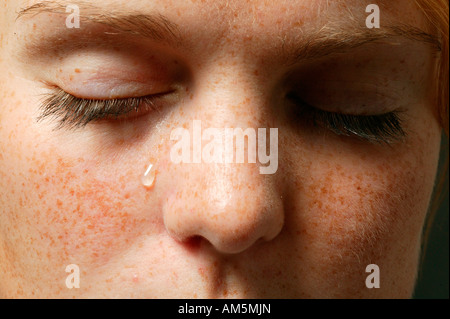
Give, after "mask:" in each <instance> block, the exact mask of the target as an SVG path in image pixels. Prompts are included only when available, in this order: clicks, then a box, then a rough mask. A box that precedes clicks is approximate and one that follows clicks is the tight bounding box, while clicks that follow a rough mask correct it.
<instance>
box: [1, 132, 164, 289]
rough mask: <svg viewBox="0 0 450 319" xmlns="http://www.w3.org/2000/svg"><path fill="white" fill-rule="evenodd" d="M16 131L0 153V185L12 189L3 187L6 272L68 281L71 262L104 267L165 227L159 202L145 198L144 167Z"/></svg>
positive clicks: (30, 278)
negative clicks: (81, 153) (78, 153)
mask: <svg viewBox="0 0 450 319" xmlns="http://www.w3.org/2000/svg"><path fill="white" fill-rule="evenodd" d="M11 132H12V134H10V136H9V137H8V138H6V139H2V142H1V146H2V149H7V150H8V152H5V153H3V154H2V157H1V158H0V187H1V189H2V190H7V191H6V192H5V191H2V193H1V194H0V203H1V210H2V214H1V216H0V236H1V237H0V253H3V256H1V257H2V258H1V259H2V260H3V261H7V263H8V264H9V266H7V263H3V262H2V263H1V264H2V265H0V267H2V268H3V269H2V270H4V272H3V273H8V274H10V276H8V278H10V279H12V280H13V279H14V278H16V279H17V277H27V278H22V279H21V280H23V281H24V282H34V283H35V284H38V282H39V281H41V282H46V280H45V278H48V279H49V280H50V281H51V282H53V281H54V280H55V273H56V274H59V275H57V276H59V277H61V280H62V281H61V282H62V283H64V278H65V276H66V275H67V274H66V273H65V272H64V269H65V267H66V266H67V265H68V264H72V263H75V264H78V265H79V266H80V268H81V269H89V268H91V267H99V266H103V265H105V264H107V263H108V262H109V261H111V260H112V259H114V257H116V256H118V255H121V254H123V253H124V252H125V251H127V250H128V249H129V248H130V247H131V246H132V245H134V244H139V243H138V242H139V240H141V238H142V237H143V235H145V234H148V235H153V234H155V233H160V232H162V231H164V228H163V223H162V221H161V220H160V217H159V214H157V213H154V212H157V211H159V209H160V208H159V207H158V205H154V206H153V205H152V206H150V205H146V203H147V204H148V203H149V202H152V201H151V199H150V198H149V196H152V195H151V194H152V193H151V192H145V191H143V190H142V186H141V185H140V183H139V176H140V174H141V173H142V172H141V171H139V172H137V171H135V170H132V169H131V168H129V167H127V165H125V164H124V163H121V162H119V161H115V160H110V161H105V162H102V163H99V162H98V161H92V160H91V159H86V158H82V157H79V158H71V157H70V156H68V155H67V154H68V153H69V152H66V151H67V150H66V149H65V146H61V147H59V148H55V147H51V146H49V145H48V144H49V143H45V142H44V140H45V138H42V137H35V138H32V137H31V135H32V134H30V135H28V134H25V133H22V134H20V132H21V130H20V128H17V129H13V130H12V131H11ZM2 136H3V134H2ZM13 145H14V147H13ZM3 147H4V148H3ZM135 157H136V156H135ZM105 172H109V174H105ZM133 181H136V182H133ZM37 260H38V261H37ZM16 279H14V280H16ZM50 281H47V282H50ZM62 287H64V286H63V285H62ZM46 288H48V287H47V286H46Z"/></svg>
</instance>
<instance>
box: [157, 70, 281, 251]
mask: <svg viewBox="0 0 450 319" xmlns="http://www.w3.org/2000/svg"><path fill="white" fill-rule="evenodd" d="M224 65H226V63H224ZM224 69H225V67H224ZM234 70H235V69H233V67H230V68H228V69H227V71H224V70H221V71H223V72H210V73H205V74H211V78H209V75H207V76H208V78H207V79H205V81H204V83H206V84H205V85H204V86H201V87H198V88H197V93H198V95H197V99H194V100H193V101H192V102H191V103H192V104H191V105H192V109H191V110H192V111H191V112H192V113H191V112H189V114H188V113H185V116H186V118H190V119H191V120H192V121H191V122H190V125H191V126H193V122H194V119H200V120H202V119H203V121H201V124H202V130H207V129H208V128H218V129H223V131H220V132H221V133H218V134H217V135H220V134H225V133H224V132H225V128H241V129H243V130H245V129H247V128H250V129H253V130H254V132H255V135H256V137H255V139H254V140H255V141H257V142H256V143H257V144H258V145H257V146H258V147H256V145H250V144H251V143H250V141H251V140H252V139H250V138H249V137H248V136H247V137H246V139H245V142H242V139H241V142H242V143H241V144H240V145H241V148H239V147H238V143H237V137H236V136H234V138H235V140H234V142H235V143H234V148H233V149H232V150H230V149H229V148H228V149H227V148H226V147H224V148H222V150H223V156H222V159H223V158H225V157H228V155H230V153H233V154H232V156H231V157H233V158H234V161H231V162H229V161H225V162H221V161H219V162H209V163H205V162H204V161H200V163H198V162H197V163H192V164H189V163H188V164H186V163H180V164H176V165H172V167H173V172H175V174H176V175H175V176H174V178H173V183H172V185H171V191H170V192H169V195H168V196H167V197H166V201H165V203H164V204H163V216H164V223H165V227H166V229H167V232H168V233H169V234H170V235H171V236H172V237H174V238H175V239H177V240H179V241H182V242H183V241H188V240H189V239H191V238H194V237H200V238H202V239H203V240H205V241H208V242H209V243H210V244H211V245H212V246H213V247H214V248H215V249H216V250H217V251H219V252H222V253H230V254H232V253H239V252H242V251H244V250H246V249H249V248H250V247H252V246H253V245H254V244H255V243H257V242H264V241H269V240H273V239H274V238H275V237H276V236H277V235H278V234H279V233H280V231H281V229H282V227H283V222H284V212H283V204H282V200H281V196H280V195H281V194H279V190H278V189H281V188H279V187H278V186H277V176H278V175H277V174H271V173H269V174H267V175H266V174H262V173H261V170H260V168H261V166H265V165H263V164H261V163H267V161H266V162H264V161H263V160H261V158H260V156H261V157H263V155H261V154H260V152H259V151H260V149H259V147H260V146H261V145H264V142H262V141H261V139H259V137H260V134H261V132H260V130H258V129H259V128H266V129H267V130H265V131H264V132H269V130H268V126H269V124H268V123H267V119H270V118H271V117H270V115H268V114H263V113H264V107H263V105H265V104H266V103H267V100H268V98H267V97H264V94H261V92H260V90H256V89H255V88H257V87H258V86H257V85H252V83H254V82H252V81H250V80H249V79H248V78H244V77H242V76H240V75H239V74H240V73H241V72H237V71H236V72H234ZM241 74H245V75H246V74H250V73H249V72H242V73H241ZM218 84H220V86H218ZM270 126H272V125H270ZM191 132H192V135H194V132H193V131H191ZM213 135H214V134H213ZM217 135H216V136H217ZM193 137H194V136H193ZM222 137H223V139H222V141H223V142H224V144H226V137H225V136H222ZM266 138H267V139H264V141H265V143H266V150H269V148H270V143H272V142H273V141H272V140H270V138H271V136H270V134H269V136H266ZM232 139H233V138H232ZM210 141H211V140H210ZM269 141H270V142H269ZM192 143H195V141H194V138H193V139H192ZM232 143H233V142H232ZM243 144H246V145H245V146H243ZM253 144H255V143H253ZM267 144H269V145H267ZM219 145H220V143H219ZM202 147H205V148H206V146H202ZM242 147H243V148H244V149H245V150H246V154H245V155H244V157H245V160H244V161H243V162H242V161H239V160H237V152H238V151H239V150H242ZM189 148H190V149H191V150H195V148H196V145H190V146H189V147H188V148H187V149H189ZM276 149H277V150H278V139H277V140H276ZM252 150H253V151H252ZM256 150H257V151H256ZM255 152H258V155H257V156H256V163H255V162H253V160H252V161H250V160H249V157H251V156H250V153H252V154H254V155H255ZM241 154H242V152H241ZM266 154H267V153H265V154H264V155H266ZM276 155H277V157H276V162H278V153H277V154H276ZM193 157H194V156H192V158H193ZM228 158H229V157H228ZM172 174H173V173H172Z"/></svg>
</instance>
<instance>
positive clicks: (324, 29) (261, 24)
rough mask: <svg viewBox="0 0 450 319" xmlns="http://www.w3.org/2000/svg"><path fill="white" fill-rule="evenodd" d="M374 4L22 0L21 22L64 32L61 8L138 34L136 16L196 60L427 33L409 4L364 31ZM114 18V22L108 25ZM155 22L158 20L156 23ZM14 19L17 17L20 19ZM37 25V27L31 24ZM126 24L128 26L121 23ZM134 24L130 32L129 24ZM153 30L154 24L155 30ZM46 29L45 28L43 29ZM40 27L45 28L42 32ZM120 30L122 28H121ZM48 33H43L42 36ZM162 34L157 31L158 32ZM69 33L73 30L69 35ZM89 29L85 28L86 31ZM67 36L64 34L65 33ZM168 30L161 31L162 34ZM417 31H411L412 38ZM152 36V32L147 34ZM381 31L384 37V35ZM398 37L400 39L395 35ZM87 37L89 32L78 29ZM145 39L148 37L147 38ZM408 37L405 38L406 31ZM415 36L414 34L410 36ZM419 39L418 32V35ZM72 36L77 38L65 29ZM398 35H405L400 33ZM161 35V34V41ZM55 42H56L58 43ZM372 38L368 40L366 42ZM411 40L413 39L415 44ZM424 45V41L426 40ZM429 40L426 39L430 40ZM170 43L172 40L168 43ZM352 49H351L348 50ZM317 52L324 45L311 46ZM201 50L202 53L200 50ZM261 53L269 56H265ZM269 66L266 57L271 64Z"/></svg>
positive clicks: (403, 0) (391, 5) (338, 0)
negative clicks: (31, 21)
mask: <svg viewBox="0 0 450 319" xmlns="http://www.w3.org/2000/svg"><path fill="white" fill-rule="evenodd" d="M372 2H374V1H373V0H334V1H333V0H296V1H294V0H277V1H266V0H264V1H263V0H247V1H242V0H229V1H222V0H154V1H142V0H129V1H123V0H106V1H105V0H103V1H99V0H93V1H76V0H71V1H64V0H57V1H48V0H47V1H36V0H34V1H23V2H22V5H21V6H20V8H18V10H17V12H19V16H26V15H28V16H32V17H33V16H34V15H35V14H37V13H54V12H58V13H60V14H61V19H60V20H59V22H57V23H56V24H53V25H51V24H50V22H52V21H53V22H54V21H55V20H54V19H49V18H48V17H47V16H46V15H44V14H43V15H39V17H40V18H41V19H40V20H37V21H39V22H38V23H37V24H38V25H39V26H41V28H38V30H37V31H36V32H33V33H34V35H32V36H34V37H40V33H47V34H48V33H49V30H52V32H53V33H55V32H54V31H55V30H57V28H58V26H59V27H60V28H61V29H66V28H65V27H63V25H64V20H65V19H66V17H67V16H68V15H69V14H70V13H67V12H70V11H66V6H68V5H71V6H73V5H76V6H78V7H79V13H80V18H81V19H87V22H88V21H89V20H90V19H92V20H90V21H94V20H96V21H102V22H104V21H106V20H108V19H109V21H107V24H108V23H109V22H111V21H112V22H113V23H114V22H117V21H120V23H122V24H123V22H124V21H126V20H128V21H127V22H126V23H125V29H127V28H130V29H135V28H136V27H137V28H140V25H141V24H142V28H140V29H141V30H142V29H144V31H143V32H142V33H146V31H145V28H147V27H148V26H149V25H148V23H143V19H136V17H137V16H140V17H141V18H142V17H151V23H153V22H152V21H156V24H158V27H160V26H161V25H162V26H163V28H164V27H167V26H169V27H170V29H171V30H175V31H176V34H177V38H176V41H177V42H178V44H177V45H179V46H180V47H182V48H184V49H189V50H191V51H192V53H193V54H194V55H197V56H199V55H205V54H208V55H210V54H216V53H219V52H222V53H223V52H225V51H226V52H227V55H228V56H230V54H231V56H233V55H234V52H235V51H242V50H245V51H247V52H248V53H249V56H251V55H258V56H261V57H263V56H268V57H270V56H273V54H274V52H278V53H282V54H283V55H284V54H285V52H291V53H292V54H293V55H297V51H298V48H299V47H304V46H305V43H306V44H308V43H309V42H312V43H317V42H320V43H323V42H325V41H328V40H331V42H334V43H332V44H331V45H332V46H336V45H337V46H340V43H345V42H347V43H351V42H352V41H354V40H355V39H353V38H354V36H355V35H356V38H357V39H356V40H355V41H354V43H355V44H356V43H358V44H360V43H364V41H366V39H369V38H370V37H372V35H375V36H374V37H378V38H384V37H387V36H389V37H391V36H393V35H394V36H395V35H398V34H397V33H398V32H397V31H398V30H397V31H395V32H393V33H392V32H391V31H392V29H393V28H394V29H395V28H396V27H397V26H399V25H401V26H409V27H411V26H412V27H415V28H418V29H419V31H420V30H427V29H428V28H427V26H426V23H425V17H423V16H422V15H421V14H420V13H419V10H418V8H416V5H415V4H414V1H409V0H396V1H393V0H392V1H384V0H383V1H377V4H378V6H379V8H380V15H381V28H380V29H376V30H375V29H371V30H369V29H367V27H366V25H365V22H366V18H367V16H368V15H369V14H370V13H367V12H366V7H367V6H368V5H369V4H371V3H372ZM111 17H113V18H112V19H116V17H117V19H116V20H111ZM155 17H156V18H157V19H155ZM19 20H20V19H19ZM35 22H36V21H35ZM127 23H128V25H127ZM132 24H133V26H131V25H132ZM156 24H155V25H156ZM47 25H48V26H47ZM42 26H44V27H42ZM122 26H123V25H122ZM45 29H46V32H41V30H45ZM160 29H161V28H160ZM72 30H73V29H72ZM85 30H87V29H85ZM65 31H66V32H65V33H67V29H66V30H65ZM166 31H167V30H166ZM416 31H417V30H414V32H416ZM151 32H153V31H151ZM384 32H387V33H388V34H384ZM401 32H402V33H405V32H403V31H401ZM81 33H84V34H87V33H89V32H87V31H81ZM147 33H148V32H147ZM406 33H407V32H406ZM416 33H417V32H416ZM419 33H420V32H419ZM71 34H72V35H73V34H75V33H74V32H72V31H71ZM402 35H404V34H402ZM163 37H167V34H165V35H163ZM56 38H58V37H56ZM372 40H373V39H372ZM416 40H417V39H416ZM420 40H422V39H420ZM426 41H428V39H426ZM431 42H432V41H431ZM172 44H173V42H172ZM350 46H351V45H350ZM316 47H321V48H323V47H324V46H323V45H321V46H316ZM199 48H201V49H200V50H199ZM266 53H267V54H266ZM269 60H270V59H269Z"/></svg>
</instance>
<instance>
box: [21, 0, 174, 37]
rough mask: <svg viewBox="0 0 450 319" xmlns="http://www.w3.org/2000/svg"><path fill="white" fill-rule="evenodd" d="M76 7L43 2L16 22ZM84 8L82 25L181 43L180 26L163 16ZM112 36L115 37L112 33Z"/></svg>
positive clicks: (82, 5) (83, 4)
mask: <svg viewBox="0 0 450 319" xmlns="http://www.w3.org/2000/svg"><path fill="white" fill-rule="evenodd" d="M69 4H72V3H64V2H63V1H42V2H39V3H36V4H34V5H31V6H28V7H25V8H23V9H21V10H20V11H19V12H18V14H17V18H16V21H17V20H18V19H21V18H23V17H25V16H32V17H33V16H36V15H38V14H41V13H54V14H55V13H56V14H66V15H68V14H69V13H67V12H66V6H67V5H69ZM77 6H78V7H80V12H81V11H83V12H84V14H80V16H79V18H80V24H81V23H82V22H87V23H97V24H102V25H104V26H106V27H109V28H111V29H114V30H116V31H118V32H119V33H124V34H129V35H135V36H140V37H144V38H148V39H153V40H156V41H166V42H170V43H177V42H179V41H180V40H181V34H180V31H179V27H178V25H176V24H175V23H173V22H171V21H169V20H168V19H167V18H166V17H164V16H163V15H161V14H141V13H135V14H133V13H130V14H122V13H117V12H107V13H102V12H99V8H98V7H96V6H93V5H92V4H89V3H87V2H85V1H77ZM109 34H111V33H109Z"/></svg>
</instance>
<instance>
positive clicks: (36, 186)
mask: <svg viewBox="0 0 450 319" xmlns="http://www.w3.org/2000/svg"><path fill="white" fill-rule="evenodd" d="M372 2H374V1H350V0H345V1H325V0H298V1H291V0H285V1H283V0H280V1H240V0H231V1H226V2H225V1H215V0H210V1H194V0H192V1H184V0H183V1H181V0H180V1H175V0H164V1H163V0H154V1H141V0H128V1H112V0H106V1H105V0H102V1H89V3H90V5H89V6H82V5H81V4H80V16H81V22H80V28H79V29H78V28H70V29H69V28H67V27H66V24H65V23H66V18H67V16H68V15H69V13H65V10H64V9H65V5H66V3H63V2H61V6H57V5H55V6H52V8H51V10H53V11H58V10H59V12H60V13H50V12H44V13H42V12H40V13H38V14H34V13H37V11H36V10H37V9H33V10H35V11H33V10H29V11H26V12H25V13H24V14H22V15H21V17H20V18H18V19H17V20H16V18H17V12H19V11H20V10H21V9H23V8H24V7H26V6H29V5H32V4H34V3H36V1H34V2H30V1H10V0H6V1H2V2H1V9H0V16H1V19H0V32H1V33H0V48H1V49H0V69H1V70H2V72H1V74H0V104H1V105H0V149H1V153H0V190H1V191H0V273H1V274H2V278H1V280H0V282H1V283H0V296H1V297H39V298H45V297H63V298H64V297H138V298H140V297H143V298H147V297H148V298H153V297H159V298H172V297H177V298H178V297H185V298H191V297H193V298H195V297H198V298H211V297H234V298H236V297H248V298H259V297H261V298H346V297H350V298H359V297H360V298H377V297H383V298H390V297H395V298H398V297H399V298H406V297H410V296H411V294H412V291H413V287H414V282H415V278H416V272H417V261H418V256H419V248H420V240H421V236H420V235H421V230H422V226H423V223H424V218H425V216H426V212H427V207H428V205H429V201H430V196H431V193H432V188H433V183H434V179H435V174H436V166H437V159H438V153H439V142H440V128H439V125H438V124H437V121H436V119H435V117H434V115H433V114H434V112H433V107H434V106H433V101H434V96H433V95H432V94H431V92H433V87H432V84H433V82H434V80H433V79H434V74H433V70H434V66H435V63H436V54H435V48H434V47H433V45H432V43H425V42H424V41H421V38H426V37H425V36H423V37H420V36H418V37H416V36H411V37H407V36H406V37H405V36H400V35H398V34H399V33H401V32H398V29H395V27H394V26H395V25H403V26H405V25H409V26H411V27H415V28H419V29H420V30H422V31H424V32H429V31H427V30H428V26H427V24H426V22H425V18H424V17H423V16H422V15H421V14H420V13H419V11H418V9H417V8H416V7H415V5H414V2H413V1H409V0H398V1H389V2H387V1H386V2H385V1H377V2H378V4H379V6H380V10H381V28H380V29H367V28H366V27H365V20H366V17H367V15H368V14H369V13H366V12H365V8H366V6H367V5H368V4H369V3H372ZM70 4H77V2H76V1H75V0H74V1H73V2H70ZM61 8H62V9H61ZM41 9H42V8H41ZM60 9H61V10H60ZM112 12H115V13H116V14H118V15H119V17H114V18H111V19H110V20H108V21H107V23H106V24H96V23H94V22H93V21H94V20H95V19H97V18H100V19H101V15H102V14H105V15H106V16H107V15H110V14H112ZM136 12H138V13H140V14H143V15H150V16H151V17H150V18H147V19H145V21H146V24H147V27H148V24H150V25H151V26H152V27H154V28H155V30H153V32H142V31H144V30H139V32H134V33H133V34H131V35H130V34H129V32H126V31H124V29H129V28H130V26H134V27H136V26H139V25H141V24H139V23H131V24H127V22H120V21H121V20H120V19H121V18H122V16H127V15H129V14H133V13H136ZM161 16H164V17H165V18H164V19H162V18H161ZM86 17H89V18H92V19H94V20H92V19H91V20H89V19H86ZM103 17H104V16H103ZM116 18H117V19H116ZM104 22H105V21H104ZM111 23H116V24H117V23H119V25H120V27H118V28H115V29H114V28H112V27H111V26H110V24H111ZM161 24H162V26H161ZM169 30H170V32H169ZM395 30H397V31H395ZM373 35H375V36H373ZM378 35H382V36H386V37H385V38H383V37H380V39H378V40H376V41H373V39H374V38H377V37H378ZM369 38H370V39H372V40H371V41H368V39H369ZM345 43H347V44H350V45H349V46H348V47H347V46H346V45H345ZM363 43H364V44H363ZM55 88H60V89H62V90H64V91H66V92H68V93H70V94H72V95H74V96H77V97H79V98H90V99H110V98H128V97H137V96H146V95H152V94H158V93H161V96H160V97H159V98H158V99H156V102H155V107H156V108H157V110H149V109H145V110H144V111H138V112H137V113H136V112H134V113H130V114H132V115H130V114H128V115H120V118H119V119H116V118H114V117H111V116H109V117H107V118H106V119H102V120H94V121H91V122H90V123H89V124H87V125H85V126H77V127H75V128H73V127H70V125H67V124H68V123H67V121H66V122H64V124H65V125H62V126H61V127H58V123H61V117H56V118H54V119H51V118H48V117H47V118H43V119H41V120H37V119H38V118H39V116H40V115H41V114H42V111H41V108H40V107H41V105H42V96H41V95H42V94H49V93H50V94H51V93H52V92H54V90H55ZM294 97H295V98H294ZM300 99H301V100H303V101H304V102H305V103H307V104H309V105H311V107H310V106H305V104H303V105H300V104H302V103H301V102H299V100H300ZM312 107H315V108H318V109H321V110H322V112H323V113H320V114H325V112H326V114H328V117H326V118H329V117H330V116H329V114H331V113H345V114H350V115H349V116H350V119H351V121H352V122H353V123H357V124H352V125H353V126H351V128H352V129H354V130H356V134H353V133H350V132H349V130H348V129H343V128H342V125H340V124H338V125H337V126H338V127H340V129H335V130H333V129H332V128H331V127H330V125H327V124H326V123H322V122H323V121H322V120H320V121H322V122H321V123H318V124H317V125H314V124H313V123H312V121H309V120H305V118H308V115H305V114H307V112H306V113H305V111H304V110H305V109H310V108H312ZM392 112H397V113H395V114H397V115H398V117H399V118H400V120H401V126H402V130H403V131H404V133H405V136H404V137H401V136H400V135H401V134H400V133H401V132H400V131H399V130H397V129H394V130H393V131H391V133H392V134H389V133H387V132H386V130H387V127H388V125H389V123H391V124H392V123H394V124H395V121H394V120H395V119H396V118H395V119H393V118H392V117H388V116H383V114H391V115H392ZM66 114H67V113H66ZM363 115H370V116H372V117H370V119H371V120H369V121H368V123H367V121H366V122H364V120H362V116H363ZM318 117H319V118H322V117H320V116H318ZM388 118H390V120H388ZM339 119H341V120H340V121H342V116H341V117H340V118H339ZM366 119H367V118H366ZM194 120H200V121H201V123H202V127H203V128H208V127H214V128H227V127H228V128H254V129H257V128H277V129H278V134H279V140H278V163H279V164H278V169H277V171H276V172H275V173H274V174H266V175H265V174H260V171H259V169H258V168H259V164H253V163H244V164H239V163H229V164H220V163H219V164H217V163H216V164H213V163H204V162H202V163H199V164H196V163H193V164H190V163H179V164H177V163H174V162H173V161H172V160H171V157H170V153H171V148H172V147H173V146H174V141H172V140H171V139H170V135H171V132H172V131H173V130H174V129H176V128H180V127H182V128H187V129H192V125H193V122H194ZM389 121H390V122H389ZM358 123H359V124H358ZM361 123H366V124H361ZM69 124H71V123H69ZM355 125H356V126H355ZM377 130H378V131H381V132H382V133H381V137H380V136H377V134H376V133H374V132H375V131H377ZM337 133H341V134H340V135H338V134H337ZM364 134H366V135H367V137H366V138H361V137H360V136H357V135H364ZM347 135H348V136H347ZM390 135H394V138H391V137H392V136H390ZM380 138H381V140H382V141H381V142H380V143H378V142H376V141H375V140H376V139H380ZM149 164H154V167H155V169H156V177H155V181H154V184H153V186H152V187H144V186H143V185H142V184H141V176H142V174H143V173H144V171H145V170H146V168H147V167H148V166H149ZM70 264H76V265H77V266H78V267H79V269H80V288H74V289H69V288H67V286H66V283H65V280H66V277H67V276H68V275H69V274H68V273H66V272H65V269H66V266H67V265H70ZM369 264H376V265H378V266H379V269H380V288H379V289H376V288H374V289H368V288H367V287H366V284H365V282H366V277H367V276H368V275H369V274H368V273H366V272H365V269H366V266H367V265H369Z"/></svg>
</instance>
